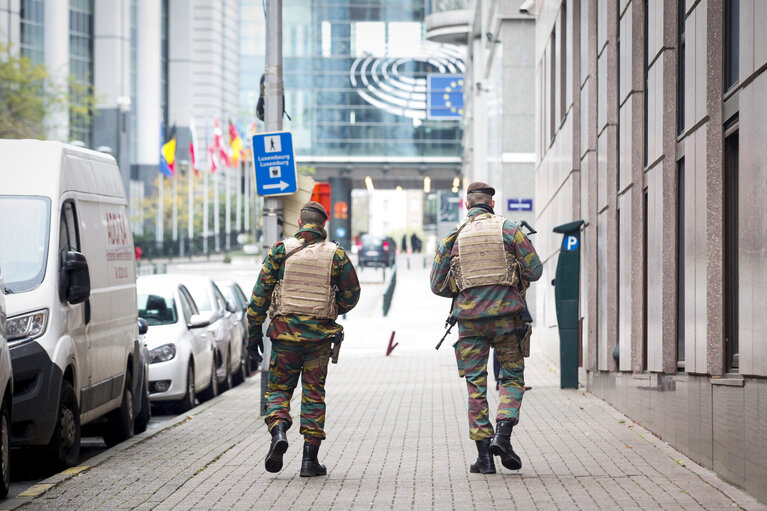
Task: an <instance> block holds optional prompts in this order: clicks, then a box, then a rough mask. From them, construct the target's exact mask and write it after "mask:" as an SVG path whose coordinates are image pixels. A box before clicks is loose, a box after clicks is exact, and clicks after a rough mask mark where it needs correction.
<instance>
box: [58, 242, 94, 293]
mask: <svg viewBox="0 0 767 511" xmlns="http://www.w3.org/2000/svg"><path fill="white" fill-rule="evenodd" d="M90 295H91V276H90V272H89V270H88V261H87V260H86V259H85V256H84V255H83V254H81V253H80V252H76V251H74V250H68V251H66V252H65V253H64V256H63V261H62V262H61V268H60V269H59V298H61V301H67V302H69V303H71V304H72V305H76V304H78V303H82V302H84V301H85V300H87V299H88V297H89V296H90Z"/></svg>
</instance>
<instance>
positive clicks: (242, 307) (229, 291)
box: [216, 280, 251, 384]
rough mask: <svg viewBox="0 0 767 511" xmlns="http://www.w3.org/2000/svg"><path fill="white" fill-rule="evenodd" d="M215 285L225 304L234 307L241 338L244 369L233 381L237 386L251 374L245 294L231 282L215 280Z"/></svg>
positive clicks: (235, 283)
mask: <svg viewBox="0 0 767 511" xmlns="http://www.w3.org/2000/svg"><path fill="white" fill-rule="evenodd" d="M216 285H217V286H218V288H219V289H220V290H221V293H223V295H224V298H226V302H227V303H228V304H230V305H232V306H233V307H234V316H235V317H236V318H237V322H238V323H239V330H240V335H241V336H242V352H241V354H240V363H241V364H242V366H243V368H244V369H243V370H242V371H240V373H239V375H241V376H239V377H237V378H236V379H235V384H237V383H241V382H242V381H244V379H245V378H246V377H247V376H250V374H251V365H250V359H249V358H248V351H247V349H246V348H245V346H246V345H247V343H248V314H247V312H248V299H247V298H246V297H245V293H243V291H242V288H241V287H240V285H239V284H238V283H237V282H235V281H233V280H217V281H216Z"/></svg>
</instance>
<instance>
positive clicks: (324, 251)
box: [269, 238, 338, 319]
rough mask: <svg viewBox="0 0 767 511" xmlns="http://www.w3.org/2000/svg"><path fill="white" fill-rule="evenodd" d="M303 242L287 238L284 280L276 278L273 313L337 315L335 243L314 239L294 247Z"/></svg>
mask: <svg viewBox="0 0 767 511" xmlns="http://www.w3.org/2000/svg"><path fill="white" fill-rule="evenodd" d="M302 244H303V242H302V241H301V240H298V239H296V238H288V239H287V240H285V241H284V245H285V250H286V252H287V253H291V252H292V257H290V258H288V259H286V260H285V272H284V276H283V278H282V280H279V281H277V284H276V285H275V287H274V291H273V292H272V303H271V305H270V307H269V315H270V316H271V317H275V316H283V315H286V314H301V315H306V316H312V317H315V318H318V319H336V318H337V317H338V304H337V303H336V290H335V287H334V286H332V285H331V284H330V279H331V276H332V275H331V272H332V268H333V257H334V255H335V253H336V244H335V243H331V242H328V241H323V242H320V243H314V244H312V245H310V246H307V247H306V248H303V249H301V250H298V251H295V252H293V251H294V250H296V249H297V248H300V247H301V246H302Z"/></svg>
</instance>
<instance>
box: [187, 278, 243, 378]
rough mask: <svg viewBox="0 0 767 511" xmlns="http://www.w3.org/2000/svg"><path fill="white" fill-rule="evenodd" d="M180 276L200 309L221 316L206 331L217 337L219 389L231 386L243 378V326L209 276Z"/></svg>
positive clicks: (232, 307) (231, 306)
mask: <svg viewBox="0 0 767 511" xmlns="http://www.w3.org/2000/svg"><path fill="white" fill-rule="evenodd" d="M181 278H183V281H184V283H185V284H186V287H187V289H189V292H190V293H192V297H193V298H194V301H195V303H197V307H198V308H199V309H200V311H201V312H216V313H218V314H219V315H220V317H219V319H218V320H217V321H215V322H213V323H212V324H211V325H210V327H208V330H209V331H210V332H211V334H212V335H213V338H214V339H215V340H216V346H217V347H218V351H219V354H220V360H221V362H222V363H221V364H220V365H218V366H217V368H216V374H217V375H218V378H219V382H220V385H221V388H222V390H227V389H230V388H232V386H233V385H234V383H235V382H239V381H241V380H242V378H241V376H240V372H241V371H242V370H243V364H242V357H243V349H244V346H243V345H242V325H240V323H239V320H238V319H237V316H236V315H235V309H234V306H233V305H232V304H229V303H227V301H226V298H224V295H223V294H222V293H221V290H220V289H219V288H218V286H217V285H216V284H215V283H214V282H213V281H212V280H211V279H209V278H208V277H203V276H200V275H184V276H182V277H181Z"/></svg>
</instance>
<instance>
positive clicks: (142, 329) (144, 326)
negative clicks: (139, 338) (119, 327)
mask: <svg viewBox="0 0 767 511" xmlns="http://www.w3.org/2000/svg"><path fill="white" fill-rule="evenodd" d="M148 331H149V323H147V321H146V320H145V319H144V318H138V334H139V335H144V334H146V333H147V332H148Z"/></svg>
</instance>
